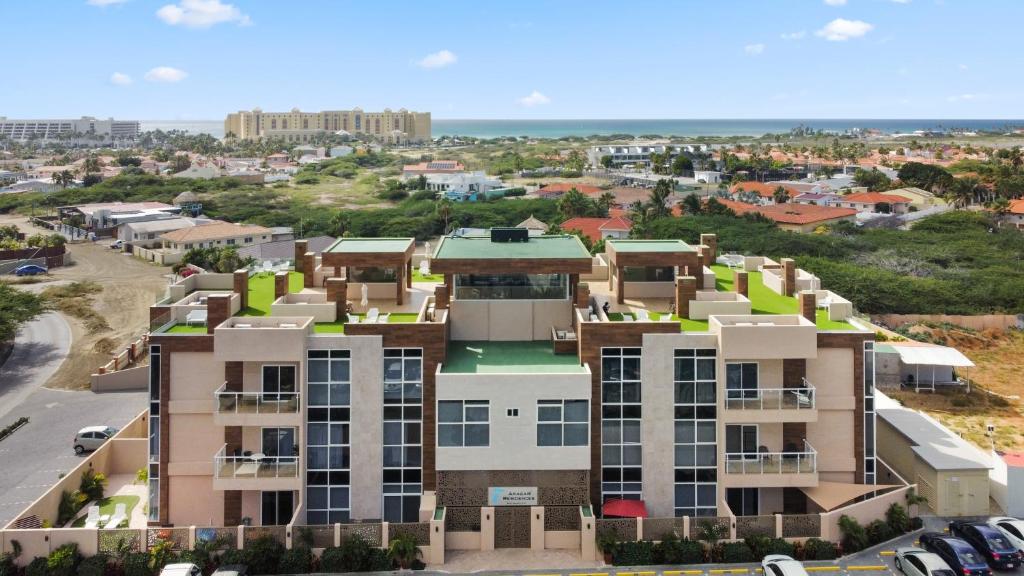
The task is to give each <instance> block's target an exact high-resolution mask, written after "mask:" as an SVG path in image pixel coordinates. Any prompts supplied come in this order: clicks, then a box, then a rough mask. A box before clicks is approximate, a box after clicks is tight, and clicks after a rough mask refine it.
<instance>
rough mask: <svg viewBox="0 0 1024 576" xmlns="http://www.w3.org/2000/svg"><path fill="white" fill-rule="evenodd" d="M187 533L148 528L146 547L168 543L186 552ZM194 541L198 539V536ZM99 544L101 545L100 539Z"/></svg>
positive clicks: (182, 529)
mask: <svg viewBox="0 0 1024 576" xmlns="http://www.w3.org/2000/svg"><path fill="white" fill-rule="evenodd" d="M188 531H189V529H188V528H149V529H147V530H146V547H147V548H152V547H153V546H155V545H156V544H157V542H170V543H171V549H172V550H188V549H189V545H188ZM196 539H197V540H198V539H199V537H198V535H197V536H196ZM236 539H237V538H236ZM100 542H101V544H102V537H101V540H100ZM101 551H103V550H102V548H101Z"/></svg>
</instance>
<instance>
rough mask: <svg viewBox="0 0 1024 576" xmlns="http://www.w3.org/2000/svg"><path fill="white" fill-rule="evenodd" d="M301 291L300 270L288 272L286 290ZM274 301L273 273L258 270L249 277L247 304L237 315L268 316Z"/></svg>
mask: <svg viewBox="0 0 1024 576" xmlns="http://www.w3.org/2000/svg"><path fill="white" fill-rule="evenodd" d="M301 291H302V272H289V273H288V292H301ZM273 303H274V274H273V273H271V272H260V273H258V274H255V275H253V276H250V277H249V306H248V307H246V308H245V309H244V310H242V311H240V312H239V313H238V315H239V316H269V315H270V305H271V304H273Z"/></svg>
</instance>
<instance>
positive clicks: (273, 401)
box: [213, 383, 299, 414]
mask: <svg viewBox="0 0 1024 576" xmlns="http://www.w3.org/2000/svg"><path fill="white" fill-rule="evenodd" d="M213 395H214V397H215V398H216V399H217V412H218V413H220V414H296V413H298V411H299V393H298V392H234V391H231V390H228V389H227V383H224V384H222V385H221V387H220V388H218V389H217V391H216V392H214V393H213Z"/></svg>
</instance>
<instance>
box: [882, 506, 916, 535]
mask: <svg viewBox="0 0 1024 576" xmlns="http://www.w3.org/2000/svg"><path fill="white" fill-rule="evenodd" d="M885 523H886V524H888V525H889V529H890V530H892V532H893V535H896V534H903V533H905V532H909V531H910V517H909V516H908V515H907V509H906V508H904V507H903V506H900V505H899V503H897V502H893V503H892V505H891V506H889V509H888V510H886V511H885Z"/></svg>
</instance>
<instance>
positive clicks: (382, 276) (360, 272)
mask: <svg viewBox="0 0 1024 576" xmlns="http://www.w3.org/2000/svg"><path fill="white" fill-rule="evenodd" d="M348 275H349V278H348V281H349V282H371V283H372V282H394V281H396V280H397V279H398V271H397V270H395V269H394V268H349V269H348Z"/></svg>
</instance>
